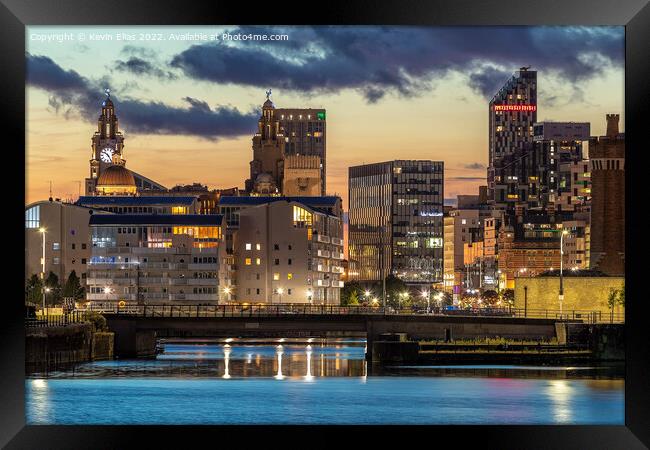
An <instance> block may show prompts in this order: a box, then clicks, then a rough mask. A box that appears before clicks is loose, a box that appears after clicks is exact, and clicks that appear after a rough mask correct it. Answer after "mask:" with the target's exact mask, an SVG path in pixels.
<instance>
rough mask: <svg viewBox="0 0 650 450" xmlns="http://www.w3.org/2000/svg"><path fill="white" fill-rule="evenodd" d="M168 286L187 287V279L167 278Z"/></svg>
mask: <svg viewBox="0 0 650 450" xmlns="http://www.w3.org/2000/svg"><path fill="white" fill-rule="evenodd" d="M167 280H168V284H170V285H172V286H183V285H185V286H186V285H187V278H168V279H167Z"/></svg>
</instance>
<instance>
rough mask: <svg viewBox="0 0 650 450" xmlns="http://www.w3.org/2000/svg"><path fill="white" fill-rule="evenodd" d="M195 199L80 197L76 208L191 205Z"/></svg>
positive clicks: (171, 197) (172, 197)
mask: <svg viewBox="0 0 650 450" xmlns="http://www.w3.org/2000/svg"><path fill="white" fill-rule="evenodd" d="M194 200H196V197H190V196H187V197H185V196H183V197H180V196H179V197H174V196H169V197H164V196H143V197H133V196H108V195H97V196H89V195H86V196H81V197H79V200H77V202H76V204H77V205H78V206H88V205H106V206H113V205H114V206H151V205H191V204H192V203H193V202H194Z"/></svg>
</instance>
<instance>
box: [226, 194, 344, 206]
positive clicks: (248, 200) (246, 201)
mask: <svg viewBox="0 0 650 450" xmlns="http://www.w3.org/2000/svg"><path fill="white" fill-rule="evenodd" d="M339 200H340V198H339V197H336V196H333V195H330V196H325V197H236V196H223V197H221V199H220V200H219V205H263V204H265V203H273V202H280V201H285V202H298V203H303V204H305V205H307V206H312V207H322V206H335V205H336V202H337V201H339Z"/></svg>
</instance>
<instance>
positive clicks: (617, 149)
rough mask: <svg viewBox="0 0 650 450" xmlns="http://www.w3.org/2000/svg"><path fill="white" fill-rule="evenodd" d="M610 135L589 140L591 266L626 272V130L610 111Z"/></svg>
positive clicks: (608, 117) (610, 272) (615, 273)
mask: <svg viewBox="0 0 650 450" xmlns="http://www.w3.org/2000/svg"><path fill="white" fill-rule="evenodd" d="M606 118H607V134H606V135H605V136H600V137H592V138H591V139H590V140H589V163H590V165H591V195H592V197H591V258H590V265H591V267H592V268H595V269H598V270H600V271H602V272H604V273H606V274H608V275H622V274H624V273H625V133H620V132H619V129H618V123H619V118H620V117H619V115H618V114H607V116H606Z"/></svg>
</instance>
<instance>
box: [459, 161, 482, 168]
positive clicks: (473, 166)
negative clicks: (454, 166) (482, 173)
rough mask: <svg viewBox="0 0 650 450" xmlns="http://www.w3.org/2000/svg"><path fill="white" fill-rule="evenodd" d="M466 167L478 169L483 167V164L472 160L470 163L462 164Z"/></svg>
mask: <svg viewBox="0 0 650 450" xmlns="http://www.w3.org/2000/svg"><path fill="white" fill-rule="evenodd" d="M463 167H464V168H466V169H471V170H479V169H485V164H481V163H479V162H474V163H470V164H465V165H464V166H463Z"/></svg>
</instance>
